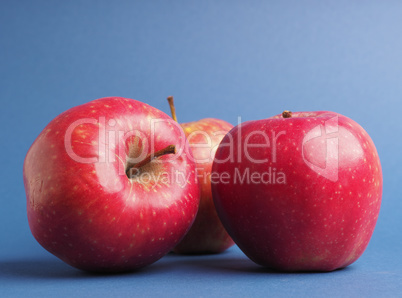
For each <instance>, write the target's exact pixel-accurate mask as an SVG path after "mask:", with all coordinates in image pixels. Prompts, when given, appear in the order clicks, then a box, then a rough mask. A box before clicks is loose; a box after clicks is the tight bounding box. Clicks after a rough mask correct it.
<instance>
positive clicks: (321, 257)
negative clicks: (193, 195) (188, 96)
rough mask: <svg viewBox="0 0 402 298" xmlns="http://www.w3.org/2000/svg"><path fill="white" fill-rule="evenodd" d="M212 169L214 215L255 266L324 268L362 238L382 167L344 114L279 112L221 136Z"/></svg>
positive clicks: (365, 239)
mask: <svg viewBox="0 0 402 298" xmlns="http://www.w3.org/2000/svg"><path fill="white" fill-rule="evenodd" d="M212 172H213V175H215V178H214V179H213V181H212V182H213V184H212V192H213V195H214V201H215V205H216V208H217V211H218V214H219V217H220V219H221V220H222V223H223V224H224V226H225V227H226V229H227V231H228V232H229V234H230V235H231V236H232V238H233V239H234V241H235V242H236V244H237V245H238V246H239V247H240V248H241V250H242V251H243V252H244V253H245V254H246V255H247V256H248V257H250V258H251V259H252V260H253V261H255V262H256V263H258V264H261V265H263V266H267V267H269V268H273V269H277V270H283V271H331V270H334V269H337V268H342V267H346V266H348V265H350V264H351V263H353V262H354V261H356V260H357V259H358V258H359V257H360V256H361V255H362V253H363V251H364V250H365V248H366V247H367V245H368V243H369V240H370V238H371V235H372V233H373V230H374V227H375V224H376V221H377V217H378V214H379V210H380V204H381V196H382V173H381V165H380V160H379V157H378V154H377V151H376V148H375V146H374V143H373V141H372V140H371V138H370V137H369V135H368V134H367V132H366V131H365V130H364V129H363V128H362V127H361V126H360V125H359V124H357V123H356V122H354V121H353V120H351V119H349V118H347V117H345V116H342V115H340V114H337V113H333V112H300V113H293V114H292V113H291V112H288V111H286V112H284V113H283V114H282V115H277V116H275V117H272V118H269V119H264V120H258V121H249V122H245V123H243V124H241V125H239V126H237V127H235V128H234V129H233V130H231V131H230V132H229V134H228V135H226V136H225V138H224V139H223V141H222V143H221V144H220V146H219V148H218V150H217V152H216V156H215V161H214V164H213V168H212ZM222 177H226V178H225V179H226V181H228V183H223V182H222V181H223V180H222V179H223V178H222ZM227 177H229V178H227Z"/></svg>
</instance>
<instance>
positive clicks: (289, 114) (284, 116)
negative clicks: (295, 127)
mask: <svg viewBox="0 0 402 298" xmlns="http://www.w3.org/2000/svg"><path fill="white" fill-rule="evenodd" d="M282 117H283V118H292V112H291V111H288V110H286V111H283V113H282Z"/></svg>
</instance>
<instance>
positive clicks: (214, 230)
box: [174, 118, 234, 254]
mask: <svg viewBox="0 0 402 298" xmlns="http://www.w3.org/2000/svg"><path fill="white" fill-rule="evenodd" d="M180 125H181V126H182V128H183V130H184V133H185V135H186V137H187V140H188V141H189V143H190V148H191V151H192V154H193V157H194V160H195V162H196V166H197V175H198V183H199V185H200V189H201V200H200V207H199V209H198V214H197V217H196V219H195V221H194V223H193V225H192V227H191V229H190V231H189V232H188V233H187V234H186V236H185V237H184V239H183V240H182V241H181V242H180V243H179V245H177V246H176V247H175V249H174V252H176V253H181V254H207V253H220V252H222V251H224V250H226V249H228V248H229V247H231V246H232V245H234V242H233V240H232V239H231V238H230V236H229V234H228V233H227V232H226V230H225V228H224V227H223V225H222V223H221V221H220V219H219V217H218V215H217V213H216V209H215V205H214V202H213V200H212V192H211V178H210V174H211V169H212V162H213V159H214V156H215V151H216V149H217V148H218V145H219V143H220V142H221V141H222V139H223V137H224V136H225V134H226V133H227V132H228V131H229V130H230V129H232V128H233V125H232V124H230V123H228V122H226V121H223V120H220V119H215V118H206V119H201V120H199V121H193V122H188V123H182V124H180Z"/></svg>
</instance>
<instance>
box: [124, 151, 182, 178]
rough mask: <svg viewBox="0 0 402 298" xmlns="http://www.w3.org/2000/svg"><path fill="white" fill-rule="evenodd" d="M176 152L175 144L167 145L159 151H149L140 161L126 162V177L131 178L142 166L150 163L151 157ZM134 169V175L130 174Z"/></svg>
mask: <svg viewBox="0 0 402 298" xmlns="http://www.w3.org/2000/svg"><path fill="white" fill-rule="evenodd" d="M175 153H176V146H175V145H169V146H167V147H166V148H163V149H161V150H159V151H156V152H155V153H151V154H148V155H147V157H145V158H144V159H143V160H142V161H140V162H138V163H132V162H130V161H129V162H128V163H127V168H126V175H127V177H128V178H131V177H133V176H135V175H136V174H138V172H139V169H140V168H141V167H143V166H145V165H146V164H148V163H150V162H151V161H152V160H153V159H155V158H157V157H160V156H162V155H166V154H175ZM133 170H136V173H135V174H134V175H132V171H133Z"/></svg>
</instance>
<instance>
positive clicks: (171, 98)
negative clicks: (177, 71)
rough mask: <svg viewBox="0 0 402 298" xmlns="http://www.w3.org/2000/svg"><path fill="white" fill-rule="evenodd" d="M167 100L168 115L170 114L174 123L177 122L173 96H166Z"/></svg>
mask: <svg viewBox="0 0 402 298" xmlns="http://www.w3.org/2000/svg"><path fill="white" fill-rule="evenodd" d="M167 100H168V102H169V106H170V113H171V114H172V118H173V120H174V121H176V122H177V117H176V108H175V107H174V102H173V96H168V98H167Z"/></svg>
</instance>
